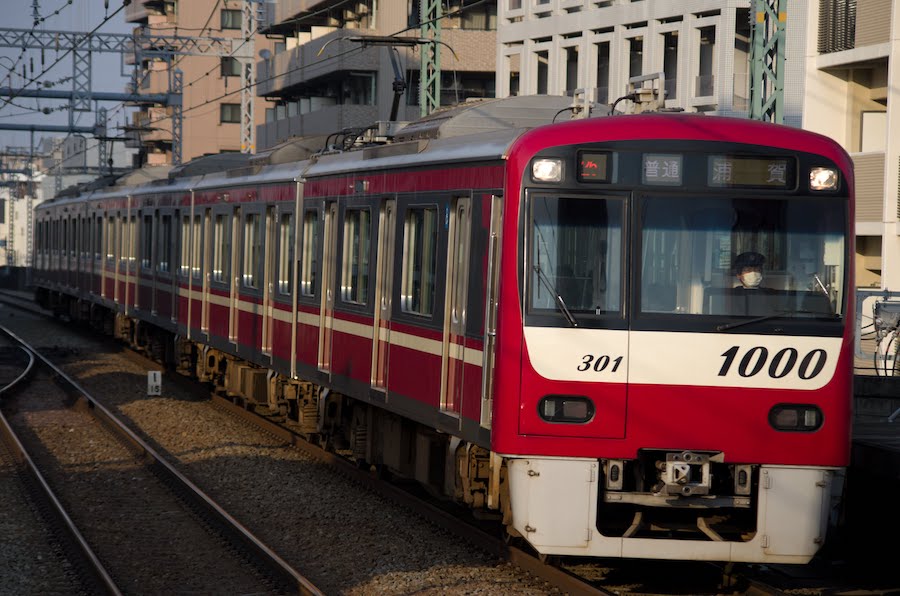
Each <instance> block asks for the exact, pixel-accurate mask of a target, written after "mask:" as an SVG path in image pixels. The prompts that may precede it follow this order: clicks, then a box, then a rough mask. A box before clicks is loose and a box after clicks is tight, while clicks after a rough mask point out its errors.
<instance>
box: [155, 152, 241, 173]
mask: <svg viewBox="0 0 900 596" xmlns="http://www.w3.org/2000/svg"><path fill="white" fill-rule="evenodd" d="M249 163H250V155H249V154H247V153H216V154H213V155H204V156H202V157H197V158H195V159H192V160H191V161H189V162H187V163H183V164H181V165H178V166H175V167H174V168H172V170H171V171H170V172H169V178H185V177H190V176H202V175H204V174H212V173H214V172H223V171H225V170H233V169H235V168H245V167H247V166H248V165H249Z"/></svg>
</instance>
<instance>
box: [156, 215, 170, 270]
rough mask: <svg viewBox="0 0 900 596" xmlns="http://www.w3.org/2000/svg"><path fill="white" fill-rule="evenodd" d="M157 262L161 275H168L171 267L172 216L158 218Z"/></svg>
mask: <svg viewBox="0 0 900 596" xmlns="http://www.w3.org/2000/svg"><path fill="white" fill-rule="evenodd" d="M157 243H158V244H157V246H158V251H159V261H158V265H157V270H159V271H160V272H161V273H169V271H170V270H171V267H172V216H171V215H163V216H162V217H161V218H160V225H159V238H158V239H157Z"/></svg>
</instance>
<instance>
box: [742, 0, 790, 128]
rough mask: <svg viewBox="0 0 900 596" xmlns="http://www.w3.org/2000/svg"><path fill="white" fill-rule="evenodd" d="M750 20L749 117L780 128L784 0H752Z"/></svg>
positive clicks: (785, 12)
mask: <svg viewBox="0 0 900 596" xmlns="http://www.w3.org/2000/svg"><path fill="white" fill-rule="evenodd" d="M750 19H751V23H750V37H751V50H750V117H751V118H753V119H754V120H766V121H769V122H775V123H777V124H782V123H783V122H784V49H785V43H786V42H785V33H784V32H785V25H786V24H787V0H753V2H752V5H751V12H750Z"/></svg>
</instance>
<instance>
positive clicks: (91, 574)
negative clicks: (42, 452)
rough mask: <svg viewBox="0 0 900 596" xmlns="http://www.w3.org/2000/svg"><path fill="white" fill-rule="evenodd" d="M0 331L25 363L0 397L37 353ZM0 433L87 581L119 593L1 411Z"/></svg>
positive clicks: (28, 371) (15, 385) (16, 384)
mask: <svg viewBox="0 0 900 596" xmlns="http://www.w3.org/2000/svg"><path fill="white" fill-rule="evenodd" d="M0 332H2V333H3V334H5V335H6V336H7V337H9V338H10V339H12V340H13V341H15V342H17V344H18V347H19V348H20V349H21V350H22V351H23V352H25V353H26V354H27V355H28V364H27V365H26V367H25V370H24V371H23V372H22V373H21V374H20V375H19V376H17V377H16V378H15V379H13V381H12V382H10V383H9V384H7V385H6V386H5V387H3V388H2V389H0V397H3V396H6V395H9V394H11V393H12V392H13V391H15V390H17V389H20V388H21V387H22V386H23V383H24V381H25V380H26V379H28V378H30V377H31V375H32V374H33V373H34V370H35V364H36V362H37V359H38V356H37V354H36V353H35V352H34V351H33V350H31V349H30V348H29V347H28V346H27V345H26V344H24V343H23V342H22V341H21V340H20V339H18V338H17V337H15V335H14V334H13V333H12V332H11V331H10V330H9V329H7V328H6V327H3V326H2V325H0ZM0 434H2V437H3V441H4V442H5V443H6V445H7V447H9V450H10V452H11V453H12V455H13V457H14V458H15V459H16V461H17V462H18V463H19V465H20V466H22V467H23V468H24V470H25V471H26V472H28V474H29V475H30V476H31V477H32V479H33V481H34V483H35V485H36V487H37V489H36V492H37V493H38V497H39V498H41V499H42V500H43V501H44V504H45V505H46V507H47V510H48V511H49V512H50V514H51V515H52V516H53V517H54V519H55V520H56V522H57V525H58V526H59V527H61V528H63V530H64V531H65V534H66V538H67V539H68V541H69V543H70V544H71V545H72V548H73V552H74V553H75V555H76V556H77V557H78V558H79V559H80V560H81V562H82V565H80V569H81V570H82V572H83V573H84V574H85V575H86V576H87V577H86V578H85V579H86V580H87V581H88V582H90V583H93V584H95V585H96V586H97V587H98V588H100V589H102V590H103V591H104V592H105V593H107V594H112V595H116V596H119V595H121V594H122V592H121V590H119V588H118V586H117V585H116V583H115V582H114V581H113V579H112V577H110V575H109V572H107V570H106V568H105V567H104V566H103V563H101V562H100V559H99V558H98V557H97V555H96V554H95V553H94V551H93V549H91V547H90V545H88V543H87V541H86V540H85V539H84V536H82V534H81V532H80V531H79V530H78V527H77V526H76V525H75V522H74V521H72V518H71V516H69V514H68V512H67V511H66V509H65V507H63V505H62V503H60V501H59V499H57V498H56V495H55V494H54V492H53V489H52V488H50V485H49V484H48V483H47V481H46V479H45V478H44V476H43V475H42V474H41V472H40V470H38V468H37V466H36V465H35V463H34V461H33V460H32V459H31V456H30V455H28V451H27V450H26V449H25V446H24V445H22V442H21V441H19V438H18V437H17V436H16V434H15V432H14V431H13V428H12V426H11V425H10V424H9V421H8V420H7V419H6V416H4V415H3V413H2V412H0Z"/></svg>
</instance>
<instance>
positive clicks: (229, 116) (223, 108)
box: [219, 103, 241, 124]
mask: <svg viewBox="0 0 900 596" xmlns="http://www.w3.org/2000/svg"><path fill="white" fill-rule="evenodd" d="M219 110H220V111H219V122H221V123H223V124H228V123H231V124H240V122H241V104H239V103H223V104H219Z"/></svg>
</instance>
